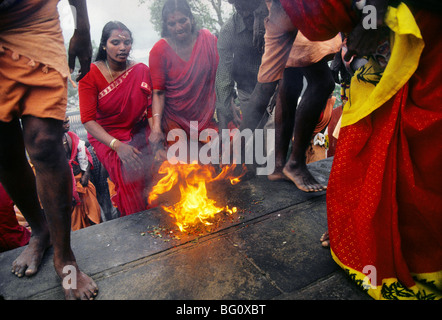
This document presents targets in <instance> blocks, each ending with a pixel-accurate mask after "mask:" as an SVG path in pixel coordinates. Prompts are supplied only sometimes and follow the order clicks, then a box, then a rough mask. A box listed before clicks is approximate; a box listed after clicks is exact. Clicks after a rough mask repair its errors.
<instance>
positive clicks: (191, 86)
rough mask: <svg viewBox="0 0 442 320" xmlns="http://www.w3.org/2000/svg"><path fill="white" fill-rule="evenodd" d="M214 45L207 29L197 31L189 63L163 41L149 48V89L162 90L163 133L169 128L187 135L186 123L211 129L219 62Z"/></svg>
mask: <svg viewBox="0 0 442 320" xmlns="http://www.w3.org/2000/svg"><path fill="white" fill-rule="evenodd" d="M216 43H217V40H216V37H215V36H214V35H212V34H211V33H210V32H209V31H208V30H205V29H202V30H200V31H199V33H198V37H197V40H196V42H195V45H194V48H193V51H192V55H191V57H190V59H189V61H184V60H182V59H181V58H180V57H179V56H178V55H177V54H176V53H175V51H174V50H173V49H172V48H171V46H170V45H169V44H168V43H167V41H166V40H164V39H161V40H160V41H158V42H157V43H156V44H155V46H154V47H153V48H152V50H151V52H150V55H149V66H150V68H151V72H152V83H153V88H154V89H157V90H164V91H165V96H166V103H165V106H164V115H163V130H164V131H165V133H166V134H167V132H168V131H170V130H171V129H173V128H182V129H184V130H185V131H186V132H187V134H189V131H190V129H189V128H190V127H189V126H190V121H198V131H199V132H200V131H202V130H204V129H206V128H208V127H209V126H211V127H213V114H214V112H215V100H216V96H215V76H216V69H217V66H218V60H219V57H218V50H217V46H216Z"/></svg>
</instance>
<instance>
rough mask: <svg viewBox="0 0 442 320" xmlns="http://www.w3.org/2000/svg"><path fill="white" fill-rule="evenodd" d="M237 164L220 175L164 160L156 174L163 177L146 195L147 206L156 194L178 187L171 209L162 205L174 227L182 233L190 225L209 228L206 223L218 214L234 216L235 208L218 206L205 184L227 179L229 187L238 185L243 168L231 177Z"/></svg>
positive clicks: (201, 167)
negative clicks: (173, 220) (177, 195)
mask: <svg viewBox="0 0 442 320" xmlns="http://www.w3.org/2000/svg"><path fill="white" fill-rule="evenodd" d="M235 168H236V165H231V166H224V167H223V168H222V170H221V172H220V173H219V174H216V170H215V168H214V167H213V166H211V165H200V164H197V163H192V164H183V163H178V164H174V165H172V164H170V163H169V161H164V162H163V163H162V165H161V167H160V169H159V171H158V173H159V174H164V175H165V176H164V177H162V178H161V179H160V181H158V183H157V184H156V185H155V186H154V187H153V189H152V191H151V192H150V194H149V198H148V201H149V204H152V202H154V201H155V200H157V199H158V197H159V195H161V194H164V193H166V192H168V191H170V190H171V189H172V188H173V187H174V186H175V185H178V187H179V191H180V197H181V198H180V200H179V201H178V202H177V203H175V204H174V205H171V206H161V207H162V208H163V209H164V210H165V211H166V212H168V213H170V215H171V217H173V218H174V219H175V221H176V222H175V223H176V225H177V226H178V227H179V229H180V230H181V231H185V230H186V228H188V227H189V226H192V225H195V224H197V223H198V222H201V223H203V224H205V225H211V224H212V223H211V222H210V221H209V220H210V219H212V218H213V217H214V216H215V215H216V214H218V213H220V212H227V213H230V214H232V213H235V212H236V211H237V208H236V207H233V208H229V206H225V207H220V206H218V205H217V204H216V201H215V200H213V199H209V198H208V196H207V188H206V184H207V183H210V182H214V181H220V180H227V179H228V180H230V183H231V184H232V185H234V184H237V183H238V182H240V179H241V177H242V176H243V175H244V174H245V173H246V167H245V166H244V165H243V170H242V172H241V174H240V175H237V176H234V175H233V174H234V170H235Z"/></svg>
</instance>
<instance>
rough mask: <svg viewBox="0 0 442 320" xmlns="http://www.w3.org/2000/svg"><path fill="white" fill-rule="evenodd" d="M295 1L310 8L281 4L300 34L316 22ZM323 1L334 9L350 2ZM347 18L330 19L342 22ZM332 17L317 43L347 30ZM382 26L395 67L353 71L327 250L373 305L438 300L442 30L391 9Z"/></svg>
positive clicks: (418, 15) (436, 19)
mask: <svg viewBox="0 0 442 320" xmlns="http://www.w3.org/2000/svg"><path fill="white" fill-rule="evenodd" d="M298 2H303V3H304V4H305V3H310V2H308V1H290V0H281V3H282V4H283V5H284V3H286V7H287V8H291V9H292V11H290V10H289V11H288V13H290V12H292V16H291V17H292V21H295V22H296V21H297V20H296V19H297V18H296V17H297V15H299V14H301V16H303V17H304V19H305V20H304V21H301V22H299V23H298V25H296V23H294V25H295V26H297V27H299V28H301V27H302V26H303V25H304V26H308V25H312V24H314V23H313V22H314V21H316V20H315V19H310V20H309V15H308V12H305V11H302V10H301V9H303V7H305V6H306V5H304V6H301V7H300V10H301V11H296V10H293V9H294V8H295V7H296V3H298ZM322 2H324V3H325V2H326V3H327V5H330V4H331V3H334V2H336V5H337V8H338V9H339V8H340V7H341V6H342V3H345V2H342V1H333V0H324V1H322ZM322 2H321V3H322ZM287 3H289V4H287ZM312 3H313V2H312ZM315 3H316V2H315ZM318 7H319V8H321V7H323V6H318ZM348 10H349V9H348V8H347V9H342V10H337V9H336V10H332V11H329V12H333V13H339V16H340V15H343V20H342V21H344V22H345V21H348ZM302 12H304V14H305V15H303V14H302ZM298 18H299V17H298ZM315 18H318V16H316V17H315ZM336 18H337V17H335V18H334V20H333V19H331V20H328V21H329V22H330V25H328V26H325V27H324V26H323V27H324V30H323V34H321V32H320V30H319V29H318V28H317V27H318V26H320V25H318V24H314V25H315V28H316V29H310V34H309V32H306V33H305V34H306V35H307V37H309V35H310V37H311V38H313V39H316V40H318V39H320V38H322V37H323V36H327V35H330V34H333V33H334V31H333V32H330V30H338V31H347V30H341V29H340V28H339V27H336V24H335V25H333V23H332V22H331V21H336ZM323 21H327V19H324V20H323ZM385 21H386V23H387V25H388V26H389V27H390V29H391V36H390V43H391V44H392V50H391V58H390V61H389V63H388V65H387V67H386V68H385V70H384V71H383V72H381V73H377V71H376V68H375V65H374V64H371V62H372V61H371V62H369V64H367V65H366V66H365V67H363V68H360V69H359V70H358V71H357V72H356V74H355V76H354V77H353V79H352V83H351V85H350V94H349V102H348V103H347V104H346V105H345V106H344V110H343V118H342V128H341V131H340V134H339V140H338V146H337V150H336V154H335V158H334V162H333V167H332V171H331V175H330V180H329V185H328V189H327V216H328V225H329V235H330V247H331V251H332V256H333V259H334V260H335V261H336V262H337V263H338V264H339V266H341V267H342V268H343V269H344V270H345V271H346V272H347V273H348V274H349V275H350V276H351V278H352V279H353V280H354V281H355V282H356V283H357V284H359V285H360V286H361V287H362V288H363V289H364V290H366V291H367V292H368V294H370V295H371V296H372V297H373V298H375V299H441V298H442V234H441V226H442V178H441V177H442V166H441V165H442V148H440V144H441V141H442V109H441V105H440V103H441V101H442V82H441V81H442V77H441V70H442V60H441V59H440V52H441V50H442V41H441V40H440V36H439V35H438V33H439V32H440V30H441V27H442V23H441V19H440V16H438V15H437V14H435V13H431V12H428V11H423V10H422V11H417V12H415V14H414V15H413V14H412V13H411V11H410V10H409V8H408V7H407V6H406V5H404V4H400V5H399V6H398V7H397V8H392V7H389V10H388V13H387V16H386V19H385ZM335 27H336V28H335ZM301 30H302V32H303V33H304V29H301ZM312 32H314V33H317V34H313V35H312ZM376 76H378V79H377V80H376V81H375V80H374V79H373V78H376ZM371 77H373V78H371Z"/></svg>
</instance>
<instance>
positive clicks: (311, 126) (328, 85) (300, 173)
mask: <svg viewBox="0 0 442 320" xmlns="http://www.w3.org/2000/svg"><path fill="white" fill-rule="evenodd" d="M302 70H303V73H304V76H305V77H306V79H307V82H308V85H307V89H306V91H305V92H304V94H303V96H302V100H301V102H300V103H299V106H298V108H297V110H296V119H295V128H294V142H293V145H292V152H291V154H290V158H289V161H288V162H287V163H286V165H285V167H284V170H283V172H284V174H285V175H286V176H287V177H288V178H290V180H292V181H293V182H294V183H295V184H296V186H297V187H298V188H299V189H301V190H303V191H306V192H315V191H322V190H325V189H327V187H326V186H324V185H322V184H320V183H318V181H316V179H315V178H314V177H313V176H312V174H311V173H310V171H309V170H308V169H307V164H306V156H305V153H306V150H307V148H308V146H309V144H310V141H311V138H312V135H313V132H314V130H315V127H316V124H317V123H318V119H319V116H320V115H321V112H322V110H323V109H324V107H325V105H326V103H327V99H328V98H329V96H330V94H331V93H332V92H333V89H334V87H335V84H334V81H333V77H332V74H331V71H330V68H329V67H328V65H327V62H326V61H325V60H321V61H319V62H317V63H315V64H313V65H311V66H308V67H304V68H302Z"/></svg>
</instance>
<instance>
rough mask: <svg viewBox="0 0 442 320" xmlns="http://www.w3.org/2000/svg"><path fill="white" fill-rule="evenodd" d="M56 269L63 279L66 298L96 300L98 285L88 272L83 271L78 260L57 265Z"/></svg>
mask: <svg viewBox="0 0 442 320" xmlns="http://www.w3.org/2000/svg"><path fill="white" fill-rule="evenodd" d="M54 266H55V271H56V272H57V274H58V276H59V277H60V279H61V280H62V287H63V290H64V296H65V299H66V300H94V299H95V297H96V296H97V295H98V286H97V284H96V283H95V282H94V280H92V278H91V277H89V276H88V275H87V274H85V273H84V272H82V271H81V270H80V269H79V268H78V265H77V264H76V262H70V263H67V264H64V265H63V267H59V266H56V263H55V262H54Z"/></svg>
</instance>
